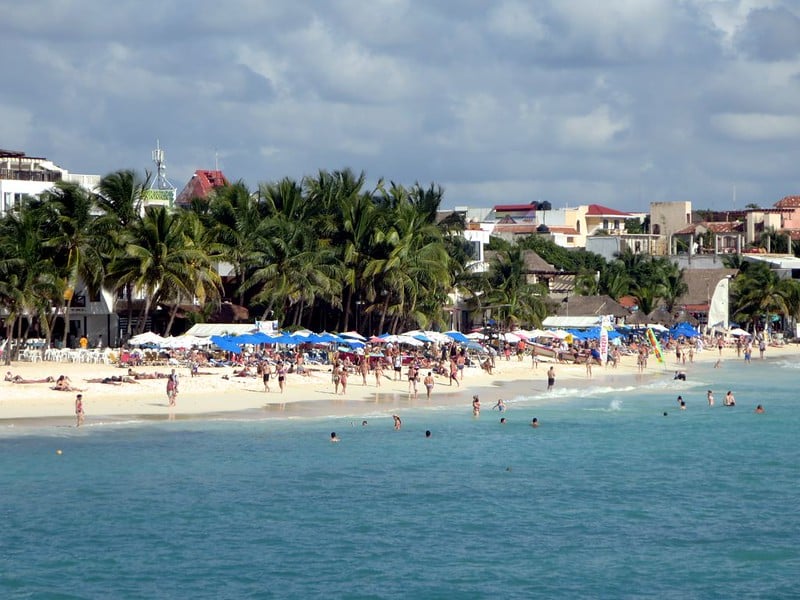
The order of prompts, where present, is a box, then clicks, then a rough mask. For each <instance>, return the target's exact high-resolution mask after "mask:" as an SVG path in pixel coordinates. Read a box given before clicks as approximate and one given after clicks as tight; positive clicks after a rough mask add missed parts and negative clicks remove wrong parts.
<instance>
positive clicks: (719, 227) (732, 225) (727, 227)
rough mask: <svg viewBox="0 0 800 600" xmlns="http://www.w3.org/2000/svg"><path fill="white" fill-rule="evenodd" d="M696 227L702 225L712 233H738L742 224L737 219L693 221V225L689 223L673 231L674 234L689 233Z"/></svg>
mask: <svg viewBox="0 0 800 600" xmlns="http://www.w3.org/2000/svg"><path fill="white" fill-rule="evenodd" d="M698 227H703V228H705V229H706V230H707V231H710V232H712V233H739V232H741V231H742V228H743V227H744V224H743V223H739V222H737V221H727V222H726V221H723V222H712V223H707V222H705V221H703V222H702V223H695V224H693V225H689V226H688V227H684V228H683V229H679V230H678V231H676V232H675V235H689V234H690V233H695V232H696V231H697V228H698Z"/></svg>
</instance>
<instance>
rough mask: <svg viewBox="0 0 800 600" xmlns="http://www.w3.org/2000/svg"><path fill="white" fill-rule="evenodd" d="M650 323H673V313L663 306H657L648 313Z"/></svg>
mask: <svg viewBox="0 0 800 600" xmlns="http://www.w3.org/2000/svg"><path fill="white" fill-rule="evenodd" d="M647 322H648V323H661V324H662V325H672V315H671V314H669V312H668V311H666V310H664V309H663V308H657V309H655V310H654V311H653V312H651V313H650V314H649V315H647Z"/></svg>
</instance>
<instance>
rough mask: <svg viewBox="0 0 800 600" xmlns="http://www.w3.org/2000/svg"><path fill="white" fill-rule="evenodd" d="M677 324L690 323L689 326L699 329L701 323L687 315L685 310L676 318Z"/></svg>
mask: <svg viewBox="0 0 800 600" xmlns="http://www.w3.org/2000/svg"><path fill="white" fill-rule="evenodd" d="M675 323H689V325H691V326H692V327H697V326H698V325H699V324H700V321H698V320H697V319H696V318H694V317H693V316H692V315H690V314H689V313H687V312H686V311H685V310H682V311H681V312H680V313H679V314H678V316H677V317H675Z"/></svg>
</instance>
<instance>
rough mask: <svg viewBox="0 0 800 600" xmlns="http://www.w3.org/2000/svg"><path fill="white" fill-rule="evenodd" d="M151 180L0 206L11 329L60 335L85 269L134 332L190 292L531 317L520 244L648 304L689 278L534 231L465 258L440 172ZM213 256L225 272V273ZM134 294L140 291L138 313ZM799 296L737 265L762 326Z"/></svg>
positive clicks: (741, 297)
mask: <svg viewBox="0 0 800 600" xmlns="http://www.w3.org/2000/svg"><path fill="white" fill-rule="evenodd" d="M147 183H148V182H147V181H146V178H141V177H140V176H138V175H137V174H136V173H135V172H133V171H118V172H114V173H111V174H109V175H107V176H106V177H104V178H103V179H102V180H101V183H100V185H99V189H98V192H97V193H89V192H87V191H86V190H84V189H83V188H81V187H79V186H77V185H74V184H68V183H59V184H57V185H56V187H54V188H53V189H52V190H50V191H48V192H46V193H43V194H41V195H40V196H38V197H30V198H27V199H26V200H25V201H24V202H23V205H22V206H20V207H19V210H15V211H12V212H9V213H8V214H6V215H5V216H4V217H3V218H2V220H0V307H2V309H4V313H5V315H6V317H5V319H4V321H5V326H6V332H5V333H6V338H13V337H17V338H20V339H24V338H26V337H27V336H28V333H29V332H30V331H31V328H32V327H33V328H34V329H35V331H36V332H37V333H38V334H39V335H42V336H44V337H46V338H47V341H48V343H50V342H51V341H59V340H53V339H52V337H53V334H54V332H57V333H58V335H59V336H61V337H62V339H61V340H60V341H61V342H62V343H63V342H64V341H65V340H66V336H67V332H66V330H65V327H64V326H63V323H64V322H66V321H68V319H69V315H70V308H71V301H72V293H73V291H74V290H75V289H76V286H78V282H79V281H82V282H83V283H84V285H85V286H86V288H87V291H88V293H89V295H90V296H96V295H97V294H98V293H99V291H100V290H101V289H107V290H111V291H113V292H114V293H115V294H116V295H118V296H119V297H121V298H125V299H128V300H129V301H128V302H127V311H129V315H128V316H129V318H128V320H127V322H128V324H129V325H128V327H129V331H128V334H132V333H137V332H138V331H141V330H142V329H143V328H144V326H145V319H144V318H142V317H143V316H144V315H147V314H149V312H150V311H151V310H152V309H153V308H154V307H156V306H161V307H164V308H166V309H167V310H169V314H170V319H169V322H168V324H167V327H166V330H167V331H166V332H165V333H170V332H171V329H172V327H173V323H174V320H175V316H176V314H177V313H178V310H179V307H180V306H181V305H186V304H191V303H195V304H199V306H200V307H201V310H200V311H199V313H197V314H196V315H195V316H194V318H196V319H200V320H202V319H203V318H204V315H205V316H207V315H208V314H210V313H211V312H213V310H214V309H215V308H217V307H218V306H219V304H220V302H221V301H222V300H223V299H229V300H232V301H234V302H236V303H237V304H242V305H245V306H247V307H248V308H249V309H250V311H251V316H252V317H254V318H264V319H275V320H278V321H279V322H280V323H281V324H282V325H283V326H285V327H292V326H303V327H309V328H311V329H315V330H323V329H327V330H337V331H344V330H347V329H352V328H354V327H358V328H360V329H361V330H362V331H365V332H369V333H377V332H382V331H397V330H398V329H405V328H416V327H421V328H441V327H448V326H449V325H450V313H449V312H448V310H447V309H448V305H449V304H450V303H451V302H452V297H451V294H452V293H453V292H454V291H457V292H458V294H459V296H460V298H461V299H462V300H465V301H466V302H467V304H468V305H469V306H470V308H471V309H473V311H474V320H475V322H480V320H481V319H483V318H484V316H485V315H486V314H487V313H490V314H491V316H492V318H493V319H496V320H497V321H498V322H499V323H502V324H504V325H506V326H512V325H522V326H539V325H541V321H542V320H543V319H544V317H546V316H547V315H548V314H549V313H550V312H552V310H553V305H552V304H551V303H550V302H549V300H548V298H547V290H546V289H544V288H543V287H542V286H541V285H536V284H531V283H529V277H528V276H527V274H526V269H525V264H524V263H525V258H524V255H525V251H526V250H534V251H536V252H537V253H538V254H539V255H540V256H541V257H542V258H543V259H544V260H546V261H547V262H549V263H551V264H553V265H554V266H555V267H556V268H557V269H563V270H565V271H568V272H573V273H578V276H577V282H576V283H577V285H576V292H577V293H580V294H587V295H592V294H598V293H602V294H608V295H610V296H611V297H613V298H620V297H621V296H623V295H627V294H630V295H632V296H634V297H635V298H636V300H637V302H638V304H639V307H640V309H641V310H643V311H645V312H649V311H650V310H652V309H654V308H656V307H658V306H663V307H665V308H666V309H667V310H673V308H674V307H675V303H676V301H677V299H678V298H679V297H680V296H681V295H682V294H684V293H685V292H686V285H685V284H684V283H683V280H682V273H681V271H680V270H679V269H678V268H677V267H676V266H675V265H674V264H673V263H671V262H670V261H669V260H668V259H667V258H664V257H649V256H642V255H635V254H632V253H625V254H623V255H621V256H619V257H618V258H617V259H616V260H614V261H611V262H607V261H605V260H604V259H603V258H602V257H600V256H598V255H596V254H592V253H589V252H586V251H583V250H579V251H573V250H567V249H564V248H561V247H559V246H556V245H555V244H553V243H552V242H550V241H548V240H546V239H543V238H542V237H538V236H530V237H528V238H525V239H522V240H520V241H519V242H517V243H513V244H511V243H507V242H504V241H502V240H499V239H496V238H493V240H492V244H491V248H490V249H492V250H494V251H495V252H494V253H493V255H492V256H493V257H492V259H491V261H490V264H489V269H488V270H487V271H485V272H481V273H477V272H473V271H471V270H469V269H468V268H467V265H468V264H469V263H470V261H471V260H472V256H470V245H469V244H468V243H467V242H466V241H465V240H464V239H463V237H462V236H460V235H457V234H458V233H459V232H461V231H462V230H463V229H464V227H465V223H464V222H463V219H462V218H461V217H460V216H459V215H457V214H455V213H453V214H450V215H449V216H446V218H444V219H442V218H441V214H440V212H439V210H440V204H441V202H442V190H441V188H439V187H438V186H435V185H431V186H429V187H427V188H425V187H422V186H420V185H418V184H417V185H414V186H412V187H410V188H406V187H404V186H401V185H396V184H393V183H392V184H386V183H384V182H382V181H381V182H380V183H379V184H378V185H377V186H376V187H375V188H367V187H366V184H365V177H364V175H363V174H360V175H355V174H354V173H353V172H351V171H349V170H344V171H334V172H327V171H320V172H319V173H318V174H317V175H316V176H309V177H306V178H304V179H303V180H302V181H300V182H298V181H295V180H291V179H288V178H286V179H282V180H280V181H277V182H273V183H266V184H261V185H260V186H259V187H258V189H257V190H255V191H253V190H250V189H248V188H247V187H246V186H245V185H244V184H243V183H237V184H234V185H229V186H226V187H224V188H221V189H219V190H218V191H217V192H216V194H215V195H213V196H212V197H211V198H210V199H209V200H199V199H197V200H195V201H193V203H192V204H191V206H190V207H188V208H181V209H174V210H170V209H165V208H160V207H150V208H148V209H147V210H145V211H141V210H140V198H141V196H142V191H143V190H144V189H145V188H146V187H147ZM220 264H221V265H223V266H225V268H228V267H229V268H230V273H231V276H230V277H227V278H226V281H225V284H224V285H223V281H222V279H221V278H220V276H219V275H218V269H217V265H220ZM137 294H138V295H140V296H142V297H143V298H144V302H143V303H142V306H141V307H140V308H138V309H137V310H139V311H140V314H137V315H134V314H133V311H134V303H133V302H132V301H130V300H131V299H132V298H134V297H136V296H137ZM798 306H800V292H798V284H797V282H794V281H787V280H779V279H778V278H777V277H776V276H775V274H774V273H772V272H771V271H769V270H768V269H767V268H766V267H761V266H758V265H750V264H747V263H745V264H743V265H742V272H741V276H740V277H737V278H736V280H735V281H734V287H733V311H732V314H733V315H734V316H735V318H737V319H739V320H740V321H741V322H743V323H745V322H748V323H752V325H753V326H754V327H757V326H758V324H759V322H760V320H762V319H763V318H764V316H765V315H766V314H770V313H771V314H779V315H783V316H786V317H796V316H797V312H798ZM132 317H139V318H138V319H134V318H132ZM131 323H135V324H136V326H135V327H134V328H133V330H131V329H130V328H131V325H130V324H131ZM137 330H138V331H137Z"/></svg>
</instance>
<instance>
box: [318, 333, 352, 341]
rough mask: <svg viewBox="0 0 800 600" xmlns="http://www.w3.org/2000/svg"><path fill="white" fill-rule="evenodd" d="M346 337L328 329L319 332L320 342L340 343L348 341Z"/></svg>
mask: <svg viewBox="0 0 800 600" xmlns="http://www.w3.org/2000/svg"><path fill="white" fill-rule="evenodd" d="M346 341H347V340H346V338H341V337H339V336H338V335H335V334H333V333H328V332H327V331H323V332H322V333H320V334H319V343H320V344H339V343H344V342H346Z"/></svg>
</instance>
